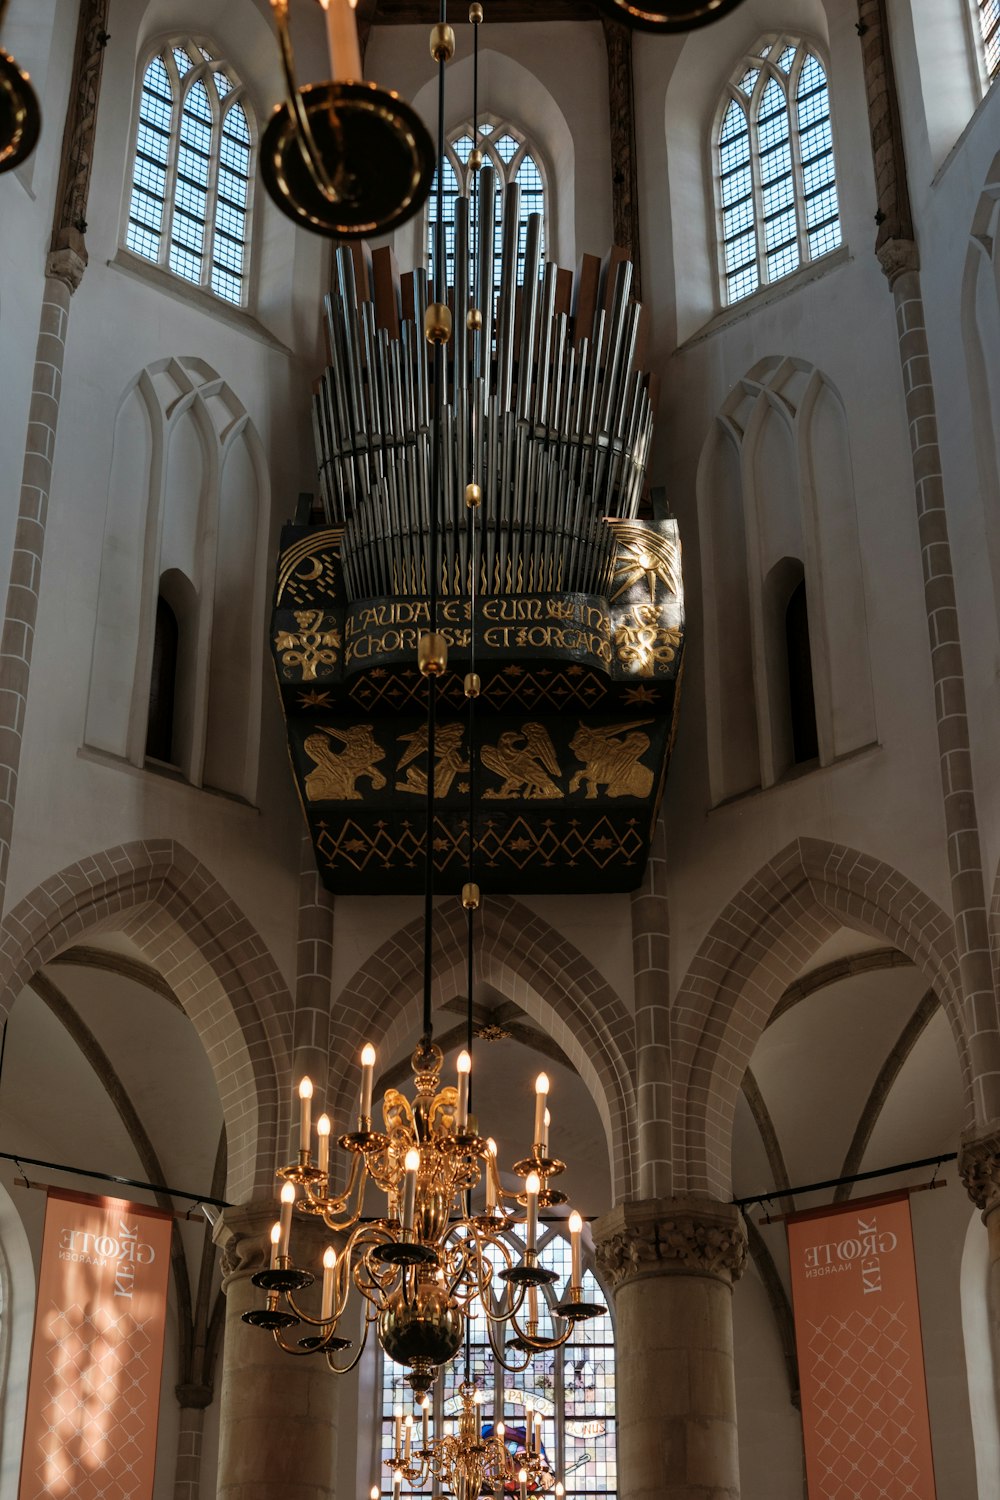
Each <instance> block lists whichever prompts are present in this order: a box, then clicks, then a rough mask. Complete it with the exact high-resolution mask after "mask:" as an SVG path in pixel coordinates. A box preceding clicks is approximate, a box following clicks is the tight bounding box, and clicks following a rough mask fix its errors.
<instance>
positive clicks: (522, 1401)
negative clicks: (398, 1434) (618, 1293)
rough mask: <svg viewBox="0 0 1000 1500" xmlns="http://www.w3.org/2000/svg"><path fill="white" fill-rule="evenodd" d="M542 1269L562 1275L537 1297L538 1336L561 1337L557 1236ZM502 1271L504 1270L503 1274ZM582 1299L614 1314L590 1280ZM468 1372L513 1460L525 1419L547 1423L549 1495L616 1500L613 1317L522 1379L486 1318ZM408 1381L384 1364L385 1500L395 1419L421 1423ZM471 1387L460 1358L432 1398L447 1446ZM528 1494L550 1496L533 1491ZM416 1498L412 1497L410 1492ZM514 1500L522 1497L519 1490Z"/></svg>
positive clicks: (435, 1490) (594, 1324) (564, 1270)
mask: <svg viewBox="0 0 1000 1500" xmlns="http://www.w3.org/2000/svg"><path fill="white" fill-rule="evenodd" d="M510 1243H511V1249H512V1253H513V1254H514V1255H515V1256H518V1257H519V1256H520V1254H521V1253H522V1251H523V1244H522V1243H519V1242H518V1240H517V1238H516V1237H515V1236H513V1235H512V1236H511V1237H510ZM539 1260H540V1262H541V1264H542V1265H543V1266H545V1267H547V1268H548V1269H550V1270H553V1271H555V1272H556V1273H557V1275H558V1277H559V1280H558V1281H557V1282H556V1283H555V1284H554V1286H553V1287H546V1288H544V1289H543V1290H542V1291H540V1292H539V1297H540V1299H541V1301H540V1307H539V1313H540V1330H541V1332H542V1333H543V1335H546V1336H551V1333H552V1331H553V1328H552V1320H551V1315H550V1313H549V1308H550V1307H551V1305H552V1304H553V1303H554V1302H557V1301H558V1300H559V1296H560V1295H561V1293H562V1291H563V1290H564V1288H565V1286H566V1284H567V1281H568V1278H569V1272H570V1247H569V1241H568V1240H567V1239H566V1238H564V1236H563V1235H562V1234H561V1233H559V1231H558V1230H557V1229H553V1230H550V1231H549V1234H548V1236H547V1238H545V1239H542V1240H540V1241H539ZM495 1269H496V1270H501V1269H502V1265H501V1264H497V1266H496V1267H495ZM583 1295H584V1300H585V1301H587V1302H599V1303H604V1304H605V1305H607V1298H606V1297H605V1295H604V1293H603V1292H602V1291H601V1289H600V1287H599V1286H598V1284H597V1282H596V1280H595V1278H594V1274H593V1272H592V1271H591V1270H590V1269H589V1268H587V1269H585V1270H584V1278H583ZM470 1330H471V1338H470V1341H469V1348H470V1364H471V1373H472V1377H473V1379H474V1380H475V1381H476V1383H477V1385H478V1386H479V1388H480V1390H481V1391H482V1393H483V1403H482V1406H481V1408H480V1410H481V1413H482V1422H483V1432H484V1434H486V1435H489V1434H490V1433H492V1431H493V1424H494V1423H495V1422H498V1421H501V1420H502V1421H503V1423H504V1425H505V1428H506V1433H505V1440H506V1442H507V1446H508V1448H509V1449H510V1450H511V1453H512V1455H514V1456H515V1462H516V1453H517V1450H518V1448H519V1447H520V1448H521V1449H522V1450H523V1448H524V1443H525V1428H526V1415H527V1412H528V1411H529V1410H533V1411H535V1412H538V1413H540V1414H541V1417H542V1422H543V1426H542V1432H543V1458H544V1467H545V1469H546V1470H547V1476H546V1492H550V1491H551V1490H552V1489H553V1488H554V1486H555V1482H556V1480H557V1479H561V1480H562V1482H563V1484H564V1485H565V1487H566V1495H567V1500H585V1497H586V1500H611V1497H616V1496H617V1494H618V1469H617V1445H616V1431H615V1426H616V1423H615V1341H614V1331H613V1329H612V1324H611V1316H610V1313H605V1315H604V1316H603V1317H600V1318H595V1319H592V1320H591V1321H589V1322H586V1323H579V1324H577V1327H576V1331H575V1332H574V1334H573V1337H572V1338H571V1339H570V1340H569V1342H568V1343H566V1344H564V1345H563V1347H562V1348H561V1349H557V1350H555V1351H554V1352H553V1353H551V1354H548V1355H536V1357H535V1358H534V1359H533V1360H532V1361H531V1363H530V1364H529V1366H528V1368H527V1369H526V1370H525V1371H524V1373H523V1374H519V1375H515V1374H511V1372H510V1371H508V1370H504V1369H503V1368H502V1366H500V1365H498V1363H497V1362H496V1361H495V1360H494V1358H493V1352H492V1350H491V1349H490V1345H489V1338H488V1336H487V1331H486V1327H485V1322H484V1320H483V1318H482V1316H479V1317H478V1318H474V1319H473V1320H472V1322H471V1324H470ZM405 1375H406V1372H405V1370H404V1369H403V1368H402V1366H400V1365H396V1364H393V1363H392V1361H391V1360H388V1359H385V1358H384V1357H382V1425H381V1434H380V1443H379V1451H378V1462H379V1465H380V1471H379V1473H378V1474H377V1475H375V1476H374V1482H376V1483H377V1484H378V1485H379V1487H380V1493H381V1494H382V1495H383V1496H385V1497H390V1496H391V1495H392V1473H391V1470H390V1469H388V1468H386V1467H385V1461H386V1460H387V1459H389V1458H390V1457H391V1455H392V1452H393V1444H394V1437H395V1419H396V1417H397V1416H398V1417H403V1418H405V1416H406V1414H407V1413H408V1412H409V1413H412V1414H413V1417H414V1422H415V1423H416V1430H417V1431H418V1432H419V1424H420V1413H419V1409H418V1408H417V1407H415V1406H414V1404H413V1392H412V1391H411V1390H410V1387H409V1386H408V1385H407V1383H406V1378H405ZM464 1379H465V1357H464V1354H463V1355H459V1357H458V1358H457V1359H456V1360H454V1361H453V1362H452V1363H451V1364H450V1365H449V1366H448V1367H447V1368H446V1369H445V1370H444V1372H443V1373H442V1375H441V1376H440V1378H439V1379H438V1381H437V1382H436V1384H435V1386H434V1391H433V1403H434V1404H433V1418H432V1427H431V1436H432V1437H440V1436H441V1435H442V1434H443V1433H445V1432H451V1431H454V1430H455V1427H454V1421H455V1415H456V1413H457V1412H458V1411H459V1410H460V1407H461V1402H460V1398H459V1396H458V1387H459V1385H460V1384H461V1382H462V1381H463V1380H464ZM529 1492H530V1493H532V1494H534V1493H542V1492H543V1491H541V1490H538V1491H536V1490H530V1491H529ZM406 1493H407V1494H409V1493H410V1491H409V1490H407V1491H406ZM443 1493H444V1492H443V1491H442V1490H441V1488H440V1486H436V1485H434V1484H433V1483H432V1482H429V1483H428V1484H427V1486H426V1487H425V1488H424V1489H414V1490H413V1491H412V1494H414V1495H420V1496H425V1497H427V1500H430V1497H431V1496H434V1497H436V1496H438V1495H441V1494H443ZM506 1493H507V1494H510V1495H515V1496H516V1495H517V1493H518V1487H517V1482H516V1480H515V1481H514V1482H513V1483H511V1484H509V1485H508V1487H507V1491H506Z"/></svg>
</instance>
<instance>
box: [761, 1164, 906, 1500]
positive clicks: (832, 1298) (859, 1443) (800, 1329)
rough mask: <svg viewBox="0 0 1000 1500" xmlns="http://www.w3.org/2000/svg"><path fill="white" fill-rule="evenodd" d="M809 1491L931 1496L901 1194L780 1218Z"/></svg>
mask: <svg viewBox="0 0 1000 1500" xmlns="http://www.w3.org/2000/svg"><path fill="white" fill-rule="evenodd" d="M788 1255H789V1261H790V1263H791V1275H792V1302H793V1306H794V1309H795V1342H796V1345H797V1348H798V1356H799V1382H800V1385H801V1390H802V1427H803V1432H804V1437H805V1449H806V1476H807V1479H808V1485H809V1500H935V1489H934V1462H933V1457H932V1454H931V1436H930V1423H929V1420H928V1416H927V1389H926V1385H925V1383H924V1354H923V1345H922V1342H921V1338H920V1304H919V1302H918V1300H917V1271H916V1265H915V1263H914V1259H913V1233H912V1229H911V1224H910V1201H909V1197H908V1196H907V1194H906V1193H897V1194H893V1195H892V1196H890V1197H883V1198H869V1199H866V1200H862V1201H859V1202H852V1203H845V1204H843V1205H838V1206H837V1207H836V1208H835V1209H834V1208H825V1209H819V1210H817V1211H816V1212H814V1213H807V1214H796V1215H794V1216H793V1217H792V1218H790V1219H789V1220H788Z"/></svg>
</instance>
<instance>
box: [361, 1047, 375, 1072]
mask: <svg viewBox="0 0 1000 1500" xmlns="http://www.w3.org/2000/svg"><path fill="white" fill-rule="evenodd" d="M361 1066H362V1067H363V1068H373V1067H374V1066H375V1048H374V1047H373V1046H372V1044H371V1042H365V1045H364V1046H363V1047H362V1049H361Z"/></svg>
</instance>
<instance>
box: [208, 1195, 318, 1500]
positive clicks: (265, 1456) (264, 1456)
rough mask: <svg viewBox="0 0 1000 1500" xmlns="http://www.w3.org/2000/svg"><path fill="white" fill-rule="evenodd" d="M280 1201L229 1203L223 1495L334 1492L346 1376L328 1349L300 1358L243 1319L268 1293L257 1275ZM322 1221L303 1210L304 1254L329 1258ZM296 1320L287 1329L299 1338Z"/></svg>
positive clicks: (285, 1497) (312, 1497) (284, 1497)
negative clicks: (341, 1384) (336, 1371)
mask: <svg viewBox="0 0 1000 1500" xmlns="http://www.w3.org/2000/svg"><path fill="white" fill-rule="evenodd" d="M275 1216H276V1215H275V1205H274V1203H273V1202H270V1201H269V1202H267V1203H263V1204H251V1205H249V1206H248V1207H246V1208H236V1209H226V1211H225V1212H224V1213H223V1215H222V1217H221V1218H220V1220H219V1223H218V1226H217V1228H216V1231H215V1238H216V1242H217V1243H218V1244H219V1245H220V1246H221V1249H222V1287H223V1291H224V1292H225V1294H226V1332H225V1342H224V1345H223V1357H222V1388H221V1397H220V1412H219V1479H218V1487H217V1490H216V1495H217V1500H332V1496H333V1493H334V1473H335V1456H336V1438H337V1420H336V1411H337V1404H336V1403H337V1390H336V1387H337V1381H338V1379H339V1378H340V1377H339V1376H336V1375H333V1374H331V1373H330V1371H329V1370H328V1369H327V1366H326V1362H325V1360H324V1358H323V1356H322V1355H310V1356H307V1357H302V1358H293V1357H292V1356H291V1355H288V1354H285V1353H283V1352H282V1351H281V1350H280V1349H279V1348H278V1347H277V1345H276V1344H275V1342H274V1339H273V1337H272V1335H271V1334H269V1333H265V1332H264V1330H263V1329H260V1328H253V1327H251V1326H250V1325H249V1324H247V1323H244V1322H243V1320H242V1319H243V1314H244V1313H245V1312H247V1311H248V1310H249V1309H250V1308H254V1307H261V1306H262V1305H263V1295H264V1294H263V1293H262V1292H260V1291H259V1290H258V1289H257V1288H256V1287H255V1286H253V1285H252V1284H251V1281H250V1278H251V1276H252V1275H253V1273H254V1272H255V1271H259V1270H260V1269H261V1268H262V1267H263V1266H264V1265H265V1264H266V1262H267V1258H268V1256H269V1253H270V1242H269V1235H270V1229H271V1225H272V1224H273V1223H274V1220H275ZM328 1238H329V1236H327V1235H326V1234H325V1231H323V1229H322V1226H319V1227H318V1228H317V1226H316V1225H314V1224H310V1223H308V1222H305V1221H301V1220H296V1223H295V1226H294V1233H293V1240H294V1247H295V1253H296V1260H297V1261H304V1262H305V1263H306V1264H308V1265H310V1266H316V1265H319V1263H320V1257H321V1254H322V1243H325V1242H326V1241H327V1240H328ZM297 1333H298V1330H297V1329H294V1328H293V1329H292V1330H291V1332H290V1335H288V1339H289V1342H290V1343H294V1341H295V1336H296V1334H297Z"/></svg>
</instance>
